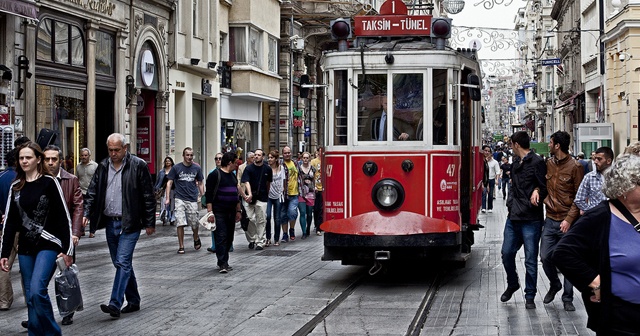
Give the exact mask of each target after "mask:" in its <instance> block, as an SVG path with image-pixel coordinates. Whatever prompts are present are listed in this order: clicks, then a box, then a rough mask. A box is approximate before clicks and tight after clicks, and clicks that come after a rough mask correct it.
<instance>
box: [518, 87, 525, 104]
mask: <svg viewBox="0 0 640 336" xmlns="http://www.w3.org/2000/svg"><path fill="white" fill-rule="evenodd" d="M526 103H527V98H526V97H525V95H524V89H518V90H516V105H524V104H526Z"/></svg>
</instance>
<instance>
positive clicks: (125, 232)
mask: <svg viewBox="0 0 640 336" xmlns="http://www.w3.org/2000/svg"><path fill="white" fill-rule="evenodd" d="M107 148H108V150H109V157H108V158H107V159H104V160H102V162H100V164H99V165H98V168H97V169H96V173H95V174H94V175H93V179H92V180H91V184H90V185H89V189H88V190H87V195H86V197H85V199H84V219H83V221H84V225H85V226H86V224H87V222H88V221H89V220H91V221H92V222H93V221H96V223H98V225H97V228H98V229H102V228H106V236H107V244H108V246H109V253H110V254H111V261H112V262H113V265H114V266H115V268H116V276H115V279H114V283H113V289H112V291H111V299H110V301H109V304H108V305H105V304H102V305H100V309H102V311H103V312H105V313H107V314H110V315H111V317H113V318H118V317H120V312H122V313H125V314H126V313H131V312H135V311H138V310H140V294H139V293H138V284H137V283H136V277H135V274H134V272H133V267H132V264H131V260H132V257H133V250H134V249H135V247H136V243H137V242H138V238H139V237H140V230H142V229H145V230H146V233H147V235H151V234H153V233H154V232H155V230H156V229H155V225H156V223H155V212H156V200H155V196H154V193H153V184H152V183H151V174H150V173H149V167H148V166H147V163H146V162H145V161H144V160H142V159H140V158H138V157H136V156H133V155H131V154H129V152H128V144H127V143H126V140H125V137H124V135H122V134H119V133H113V134H111V135H110V136H109V137H108V138H107ZM125 296H126V298H127V306H126V307H124V308H123V309H122V311H120V308H121V307H122V305H123V301H124V297H125Z"/></svg>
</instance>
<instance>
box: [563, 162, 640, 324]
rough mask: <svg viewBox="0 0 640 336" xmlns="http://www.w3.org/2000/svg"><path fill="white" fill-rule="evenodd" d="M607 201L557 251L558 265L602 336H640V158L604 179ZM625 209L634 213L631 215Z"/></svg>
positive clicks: (578, 223)
mask: <svg viewBox="0 0 640 336" xmlns="http://www.w3.org/2000/svg"><path fill="white" fill-rule="evenodd" d="M604 179H605V182H604V185H603V191H604V193H605V195H606V196H607V197H609V199H610V201H603V202H602V203H600V204H599V205H598V206H596V207H595V208H593V209H591V210H589V211H587V212H586V213H585V214H584V215H583V216H582V217H580V219H578V221H576V223H575V224H574V225H573V227H571V229H569V231H568V232H567V233H565V235H564V237H562V239H560V242H559V243H558V245H557V246H556V248H555V252H554V254H553V262H554V263H555V264H556V265H557V267H558V268H559V269H560V270H561V271H562V273H563V274H564V275H565V276H566V277H567V278H568V279H569V281H571V283H572V284H573V285H574V286H575V287H576V288H578V290H580V291H581V292H582V297H583V300H584V303H585V307H586V309H587V314H588V315H589V320H588V323H587V327H589V328H590V329H592V330H594V331H595V332H596V333H597V335H640V322H639V321H640V231H638V230H640V226H637V227H634V226H633V225H632V224H631V223H633V222H635V224H637V223H638V219H640V187H638V186H639V185H640V157H638V156H635V155H629V154H625V155H621V156H620V157H618V158H617V159H616V161H615V162H614V164H613V165H612V167H611V169H610V170H608V171H607V172H605V174H604ZM625 209H628V211H629V213H627V214H626V215H625V214H624V213H625Z"/></svg>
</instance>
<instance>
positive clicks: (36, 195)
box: [0, 142, 73, 335]
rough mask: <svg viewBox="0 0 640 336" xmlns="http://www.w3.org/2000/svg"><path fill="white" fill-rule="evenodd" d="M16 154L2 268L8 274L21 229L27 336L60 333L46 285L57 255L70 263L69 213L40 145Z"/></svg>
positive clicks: (19, 250) (1, 260)
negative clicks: (16, 239) (13, 249)
mask: <svg viewBox="0 0 640 336" xmlns="http://www.w3.org/2000/svg"><path fill="white" fill-rule="evenodd" d="M16 153H17V155H16V161H17V162H18V166H17V169H16V172H17V176H16V179H15V180H14V182H13V184H12V185H11V189H10V191H9V197H8V202H7V206H6V210H5V214H6V215H5V223H4V224H5V225H4V229H3V230H4V231H3V235H2V237H3V239H2V247H1V251H2V252H1V255H0V257H1V259H0V267H1V268H2V270H3V271H5V272H9V270H10V269H9V264H8V257H9V254H10V252H11V247H12V246H13V241H14V239H15V233H16V232H19V235H18V260H19V262H20V274H21V275H22V284H23V285H24V294H25V300H26V301H27V308H28V313H29V322H28V329H29V335H45V334H46V335H61V334H62V333H61V331H60V326H58V324H57V323H56V320H55V318H54V316H53V307H52V306H51V300H50V299H49V293H48V289H47V288H48V286H49V282H50V281H51V278H52V277H53V273H54V272H55V269H56V259H57V258H58V257H63V258H64V261H65V264H66V265H67V266H71V263H72V257H71V256H72V255H73V241H72V240H71V217H70V216H69V211H68V209H67V206H66V203H65V201H64V197H63V195H62V189H61V188H60V184H59V183H58V180H56V179H55V177H53V176H51V174H50V173H49V170H48V169H47V167H46V165H45V162H44V154H43V152H42V150H41V149H40V146H38V144H36V143H33V142H28V143H26V144H24V145H22V146H21V147H20V148H19V150H18V151H17V152H16Z"/></svg>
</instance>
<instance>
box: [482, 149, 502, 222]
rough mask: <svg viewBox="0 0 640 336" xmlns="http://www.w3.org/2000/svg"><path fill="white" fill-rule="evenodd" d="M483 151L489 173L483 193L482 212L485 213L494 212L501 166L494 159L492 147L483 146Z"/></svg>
mask: <svg viewBox="0 0 640 336" xmlns="http://www.w3.org/2000/svg"><path fill="white" fill-rule="evenodd" d="M482 151H483V153H484V160H485V162H486V165H485V169H487V170H488V172H489V174H488V180H487V184H486V185H485V188H484V190H483V191H482V212H483V213H484V212H487V210H488V211H489V212H493V191H494V189H495V187H496V184H497V183H498V182H497V181H498V179H499V178H500V164H498V161H496V160H494V159H493V155H492V153H491V147H489V146H486V145H485V146H482Z"/></svg>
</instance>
